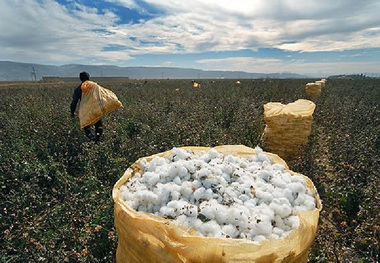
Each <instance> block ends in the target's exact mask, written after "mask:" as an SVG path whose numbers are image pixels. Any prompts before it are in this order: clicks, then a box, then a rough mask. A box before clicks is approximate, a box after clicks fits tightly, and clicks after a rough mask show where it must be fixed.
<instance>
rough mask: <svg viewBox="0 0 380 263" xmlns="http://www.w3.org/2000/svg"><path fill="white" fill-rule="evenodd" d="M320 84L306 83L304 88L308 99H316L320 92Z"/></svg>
mask: <svg viewBox="0 0 380 263" xmlns="http://www.w3.org/2000/svg"><path fill="white" fill-rule="evenodd" d="M321 91H322V84H321V83H317V82H314V83H307V84H306V88H305V93H306V95H307V96H308V97H309V98H310V99H316V98H318V96H319V95H320V94H321Z"/></svg>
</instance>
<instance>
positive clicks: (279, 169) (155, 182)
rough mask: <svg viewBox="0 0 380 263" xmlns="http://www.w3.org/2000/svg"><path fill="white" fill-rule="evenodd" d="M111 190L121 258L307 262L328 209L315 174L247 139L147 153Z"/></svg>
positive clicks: (144, 260)
mask: <svg viewBox="0 0 380 263" xmlns="http://www.w3.org/2000/svg"><path fill="white" fill-rule="evenodd" d="M112 194H113V199H114V204H115V205H114V209H115V210H114V211H115V226H116V230H117V233H118V247H117V251H116V259H117V262H218V263H219V262H284V260H285V261H286V262H307V259H308V249H309V247H310V246H311V244H312V242H313V239H314V237H315V233H316V230H317V225H318V218H319V212H320V210H321V207H322V205H321V201H320V198H319V196H318V193H317V191H316V189H315V187H314V185H313V183H312V181H311V180H310V179H309V178H307V177H306V176H303V175H301V174H297V173H295V172H292V171H290V170H289V168H288V166H287V165H286V163H285V161H284V160H282V159H281V158H280V157H278V156H277V155H274V154H270V153H266V152H263V151H262V150H261V149H260V148H258V147H257V148H256V149H252V148H249V147H246V146H242V145H232V146H228V145H226V146H218V147H215V148H208V147H182V148H173V149H172V150H170V151H167V152H163V153H160V154H157V155H153V156H149V157H143V158H140V159H139V160H137V161H136V162H135V163H134V164H133V165H132V166H131V167H129V168H128V169H127V170H126V172H125V173H124V175H123V176H122V178H121V179H119V181H118V182H117V183H116V184H115V186H114V188H113V193H112Z"/></svg>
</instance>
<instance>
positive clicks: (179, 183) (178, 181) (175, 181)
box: [173, 176, 182, 185]
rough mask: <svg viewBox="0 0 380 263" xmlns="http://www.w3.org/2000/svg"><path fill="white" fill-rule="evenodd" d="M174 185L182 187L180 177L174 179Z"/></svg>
mask: <svg viewBox="0 0 380 263" xmlns="http://www.w3.org/2000/svg"><path fill="white" fill-rule="evenodd" d="M173 183H175V184H176V185H182V181H181V178H179V177H178V176H177V177H174V179H173Z"/></svg>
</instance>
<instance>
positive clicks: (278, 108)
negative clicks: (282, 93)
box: [261, 99, 315, 160]
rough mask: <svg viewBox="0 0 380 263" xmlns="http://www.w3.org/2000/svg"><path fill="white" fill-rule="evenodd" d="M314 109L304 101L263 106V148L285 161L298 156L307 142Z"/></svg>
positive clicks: (310, 103) (272, 103)
mask: <svg viewBox="0 0 380 263" xmlns="http://www.w3.org/2000/svg"><path fill="white" fill-rule="evenodd" d="M314 109H315V104H314V103H313V102H312V101H309V100H304V99H300V100H297V101H295V102H293V103H289V104H287V105H284V104H282V103H279V102H270V103H267V104H265V105H264V121H265V124H266V125H265V129H264V133H263V135H262V137H261V143H262V146H263V148H264V149H265V150H266V151H269V152H272V153H275V154H278V155H279V156H280V157H281V158H284V159H285V160H288V159H291V158H294V157H297V156H299V155H300V154H301V153H302V150H303V148H304V146H306V144H307V142H308V137H309V135H310V132H311V125H312V120H313V113H314Z"/></svg>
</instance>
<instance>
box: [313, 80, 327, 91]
mask: <svg viewBox="0 0 380 263" xmlns="http://www.w3.org/2000/svg"><path fill="white" fill-rule="evenodd" d="M315 83H317V84H318V83H319V84H321V90H322V89H323V88H324V87H325V86H326V82H324V81H323V80H317V81H316V82H315Z"/></svg>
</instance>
